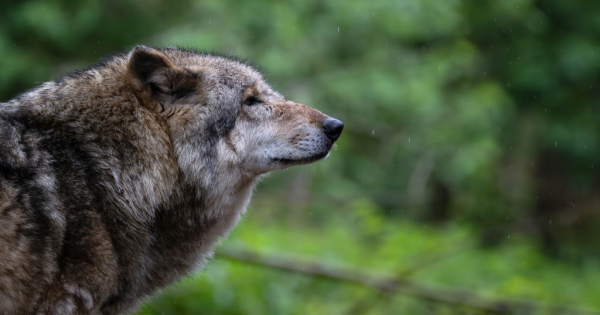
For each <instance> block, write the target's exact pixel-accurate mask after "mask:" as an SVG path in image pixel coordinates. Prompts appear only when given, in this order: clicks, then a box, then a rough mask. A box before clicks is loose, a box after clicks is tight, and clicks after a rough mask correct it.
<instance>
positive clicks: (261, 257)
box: [215, 247, 600, 315]
mask: <svg viewBox="0 0 600 315" xmlns="http://www.w3.org/2000/svg"><path fill="white" fill-rule="evenodd" d="M215 256H216V258H219V259H227V260H232V261H239V262H243V263H248V264H253V265H257V266H261V267H268V268H274V269H279V270H282V271H287V272H293V273H300V274H304V275H308V276H312V277H316V278H323V279H329V280H334V281H341V282H349V283H354V284H357V285H360V286H364V287H367V288H370V289H374V290H376V291H378V292H379V293H381V294H383V295H386V296H392V295H393V294H396V293H399V294H403V295H409V296H413V297H415V298H419V299H424V300H429V301H433V302H438V303H445V304H450V305H454V306H462V307H468V308H473V309H478V310H481V311H485V312H490V313H496V314H532V313H535V312H538V311H540V310H545V311H547V312H550V313H559V314H563V313H564V314H590V315H592V314H595V315H600V311H595V310H588V309H580V308H572V307H568V306H561V305H550V304H545V303H540V302H534V301H522V300H512V299H504V298H484V297H481V296H479V295H478V294H476V293H474V292H470V291H466V290H462V289H457V288H449V287H435V288H434V287H430V286H427V285H423V284H421V283H418V282H415V281H412V280H409V279H407V278H402V277H386V276H381V275H377V274H376V273H373V272H368V271H364V270H360V269H356V268H350V267H342V266H333V265H331V264H327V263H323V262H320V261H317V260H309V259H306V258H301V257H297V256H293V257H292V256H289V255H285V256H283V255H272V254H270V255H266V254H261V253H258V252H255V251H251V250H248V249H240V248H236V249H233V248H226V247H225V248H223V247H222V248H220V249H219V250H218V252H217V253H216V255H215Z"/></svg>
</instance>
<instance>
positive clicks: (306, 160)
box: [271, 150, 329, 164]
mask: <svg viewBox="0 0 600 315" xmlns="http://www.w3.org/2000/svg"><path fill="white" fill-rule="evenodd" d="M328 154H329V150H327V151H325V152H322V153H319V154H315V155H312V156H309V157H305V158H301V159H288V158H271V161H273V162H279V163H283V164H307V163H312V162H315V161H318V160H321V159H323V158H325V157H326V156H327V155H328Z"/></svg>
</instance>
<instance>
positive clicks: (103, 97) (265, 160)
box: [0, 46, 343, 314]
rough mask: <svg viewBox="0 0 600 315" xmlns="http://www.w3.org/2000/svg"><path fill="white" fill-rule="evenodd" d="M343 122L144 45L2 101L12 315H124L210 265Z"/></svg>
mask: <svg viewBox="0 0 600 315" xmlns="http://www.w3.org/2000/svg"><path fill="white" fill-rule="evenodd" d="M342 129H343V124H342V122H341V121H339V120H337V119H333V118H331V117H328V116H326V115H324V114H322V113H321V112H319V111H317V110H315V109H312V108H309V107H307V106H305V105H302V104H298V103H294V102H292V101H288V100H286V99H285V98H284V97H283V96H282V95H281V94H279V93H277V92H275V91H274V90H273V89H272V88H271V87H270V86H269V85H268V84H267V83H266V82H265V80H264V79H263V77H262V75H261V74H260V73H259V72H258V71H257V70H256V69H254V68H253V67H251V66H249V65H247V64H246V63H244V62H241V61H237V60H234V59H231V58H227V57H221V56H215V55H209V54H203V53H199V52H195V51H189V50H182V49H176V48H165V49H153V48H148V47H143V46H138V47H136V48H135V49H133V50H132V51H130V52H129V53H126V54H121V55H117V56H113V57H111V58H109V59H107V60H106V61H104V62H102V63H100V64H97V65H95V66H92V67H91V68H89V69H87V70H82V71H78V72H75V73H73V74H71V75H68V76H65V77H63V78H61V79H59V80H57V81H54V82H46V83H43V84H41V85H40V86H38V87H36V88H34V89H32V90H30V91H28V92H25V93H24V94H22V95H20V96H18V97H16V98H15V99H13V100H10V101H8V102H5V103H0V314H117V313H127V312H131V311H132V310H134V309H135V307H136V305H137V304H138V303H139V301H140V300H141V299H142V298H144V297H145V296H148V295H151V294H152V293H153V292H155V291H156V290H157V289H159V288H161V287H163V286H165V285H167V284H170V283H172V282H173V281H176V280H177V279H179V278H181V277H182V276H185V275H186V274H188V273H189V272H191V271H193V270H194V269H196V268H198V267H199V266H201V265H202V264H203V263H204V262H205V261H206V259H207V257H210V255H211V254H212V249H211V248H212V246H213V245H214V244H215V242H216V241H217V239H218V238H219V237H224V236H226V234H227V233H228V231H229V230H230V229H231V228H232V227H233V226H234V225H235V224H236V222H237V221H238V219H239V218H240V215H241V214H242V213H243V212H244V211H245V209H246V205H247V203H248V201H249V199H250V195H251V191H252V188H253V186H254V184H255V183H256V180H257V178H258V177H260V175H262V174H265V173H267V172H269V171H273V170H278V169H283V168H287V167H290V166H293V165H298V164H306V163H311V162H314V161H317V160H320V159H323V158H324V157H326V156H327V155H328V153H329V150H330V149H331V147H332V145H333V143H334V142H335V141H336V140H337V138H338V137H339V136H340V134H341V132H342Z"/></svg>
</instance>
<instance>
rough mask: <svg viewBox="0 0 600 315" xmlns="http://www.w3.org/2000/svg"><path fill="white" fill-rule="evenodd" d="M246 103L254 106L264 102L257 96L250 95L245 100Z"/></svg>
mask: <svg viewBox="0 0 600 315" xmlns="http://www.w3.org/2000/svg"><path fill="white" fill-rule="evenodd" d="M244 104H246V105H248V106H253V105H258V104H262V101H261V100H259V99H258V98H257V97H256V96H249V97H248V98H247V99H246V100H245V101H244Z"/></svg>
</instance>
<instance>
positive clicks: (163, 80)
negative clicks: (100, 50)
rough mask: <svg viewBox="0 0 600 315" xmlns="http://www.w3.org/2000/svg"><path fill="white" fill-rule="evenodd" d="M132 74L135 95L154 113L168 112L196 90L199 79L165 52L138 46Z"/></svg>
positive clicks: (131, 61) (131, 62)
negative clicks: (176, 102)
mask: <svg viewBox="0 0 600 315" xmlns="http://www.w3.org/2000/svg"><path fill="white" fill-rule="evenodd" d="M128 71H129V78H130V84H131V86H132V88H133V90H134V93H135V95H136V96H137V98H138V99H139V100H140V102H141V103H142V105H144V106H145V107H148V108H149V109H153V110H158V111H162V110H164V109H165V107H167V106H169V105H171V104H173V103H174V101H175V100H177V99H178V98H180V97H181V95H182V94H186V93H190V92H192V91H194V89H195V87H196V80H195V77H193V76H192V75H191V74H189V73H187V72H186V71H185V70H183V69H181V68H179V67H177V66H176V65H174V64H173V63H172V62H171V61H170V60H169V58H167V56H165V55H164V54H162V53H161V52H159V51H157V50H155V49H152V48H149V47H145V46H137V47H135V48H134V49H133V51H132V52H131V53H130V55H129V64H128Z"/></svg>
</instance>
